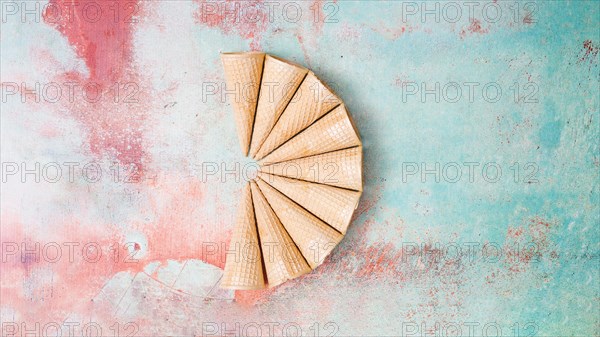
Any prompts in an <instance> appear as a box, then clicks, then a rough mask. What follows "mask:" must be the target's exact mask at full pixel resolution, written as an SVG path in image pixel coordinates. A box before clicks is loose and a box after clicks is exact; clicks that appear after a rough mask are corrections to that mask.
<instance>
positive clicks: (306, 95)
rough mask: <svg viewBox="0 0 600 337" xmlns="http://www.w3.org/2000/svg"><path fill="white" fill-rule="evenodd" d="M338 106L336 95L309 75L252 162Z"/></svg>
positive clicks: (311, 74)
mask: <svg viewBox="0 0 600 337" xmlns="http://www.w3.org/2000/svg"><path fill="white" fill-rule="evenodd" d="M340 103H341V102H340V100H339V99H338V98H337V96H335V95H334V94H333V92H332V91H331V90H330V89H329V88H328V87H327V86H325V85H324V84H323V83H322V82H321V81H320V80H319V79H318V78H317V77H316V76H315V74H313V73H312V72H309V73H308V75H306V78H305V79H304V81H303V82H302V85H300V88H299V89H298V91H297V92H296V94H295V95H294V97H293V98H292V100H291V102H290V104H289V105H288V106H287V108H286V109H285V111H284V112H283V113H282V114H281V117H280V118H279V120H278V121H277V124H275V126H274V127H273V130H272V131H271V133H270V134H269V136H268V137H267V139H266V140H265V141H264V143H263V144H262V146H261V147H260V150H259V151H258V153H257V154H256V159H262V158H264V157H265V156H266V155H268V154H269V153H271V151H273V150H275V149H276V148H277V147H278V146H279V145H281V144H283V143H284V142H285V141H287V140H288V139H290V138H291V137H293V136H294V135H296V134H297V133H298V132H300V131H302V130H304V129H305V128H306V127H308V126H309V125H311V124H312V123H313V122H314V121H316V120H317V119H319V118H320V117H321V116H323V115H324V114H326V113H327V112H328V111H330V110H331V109H333V108H334V107H335V106H337V105H339V104H340Z"/></svg>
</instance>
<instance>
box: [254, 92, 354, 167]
mask: <svg viewBox="0 0 600 337" xmlns="http://www.w3.org/2000/svg"><path fill="white" fill-rule="evenodd" d="M358 145H360V139H359V138H358V134H357V133H356V131H355V129H354V126H353V125H352V122H351V120H350V116H348V112H347V111H346V108H345V107H344V105H343V104H342V105H339V106H338V107H337V108H335V109H333V110H332V111H331V112H329V113H327V114H326V115H325V116H323V118H321V119H319V120H318V121H316V122H315V123H314V124H313V125H311V126H309V127H308V128H307V129H305V130H304V131H302V132H300V133H299V134H297V135H296V136H294V137H293V138H292V139H290V140H288V141H287V142H285V143H284V144H283V145H281V146H280V147H279V148H277V149H276V150H275V151H273V152H271V154H269V155H268V156H266V157H265V158H264V159H263V160H262V161H264V162H266V163H279V162H282V161H286V160H291V159H296V158H302V157H308V156H314V155H316V154H321V153H325V152H331V151H336V150H341V149H346V148H349V147H353V146H358Z"/></svg>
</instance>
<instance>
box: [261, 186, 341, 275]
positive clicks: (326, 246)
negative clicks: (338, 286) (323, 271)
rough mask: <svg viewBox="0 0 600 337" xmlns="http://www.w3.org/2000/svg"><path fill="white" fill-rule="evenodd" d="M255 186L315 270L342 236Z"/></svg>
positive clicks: (289, 202) (268, 190)
mask: <svg viewBox="0 0 600 337" xmlns="http://www.w3.org/2000/svg"><path fill="white" fill-rule="evenodd" d="M256 183H257V184H258V186H259V187H260V190H261V191H262V193H263V195H264V196H265V197H266V198H267V200H268V202H269V205H271V208H273V210H274V211H275V214H277V217H278V218H279V220H280V221H281V223H282V224H283V226H284V227H285V229H286V230H287V232H288V233H289V234H290V236H291V237H292V239H293V240H294V242H295V243H296V245H297V246H298V249H299V250H300V252H302V255H303V256H304V258H305V259H306V261H307V262H308V264H309V265H310V266H311V268H313V269H314V268H316V267H318V266H319V265H320V264H321V263H323V260H325V257H327V255H329V253H331V251H332V250H333V248H335V246H337V244H338V243H339V242H340V241H341V240H342V238H343V235H342V234H340V233H339V232H337V231H336V230H335V229H333V228H331V227H329V226H328V225H327V224H326V223H324V222H323V221H321V220H320V219H319V218H317V217H316V216H314V215H312V214H311V213H310V212H308V211H307V210H305V209H304V208H302V207H300V206H299V205H298V204H296V203H295V202H293V201H292V200H291V199H289V198H288V197H286V196H285V195H283V194H282V193H281V192H279V191H277V190H276V189H275V188H273V187H272V186H270V185H269V184H267V183H265V182H264V181H263V180H260V179H258V180H257V181H256Z"/></svg>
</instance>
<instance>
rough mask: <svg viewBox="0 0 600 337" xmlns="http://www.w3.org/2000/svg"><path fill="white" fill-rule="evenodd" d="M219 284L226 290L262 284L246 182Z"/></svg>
mask: <svg viewBox="0 0 600 337" xmlns="http://www.w3.org/2000/svg"><path fill="white" fill-rule="evenodd" d="M228 251H234V252H235V253H234V254H228V255H227V261H225V270H224V272H223V278H222V279H221V287H223V288H230V289H262V288H264V287H265V280H264V274H263V269H262V254H261V249H260V246H259V241H258V233H257V230H256V222H255V220H254V207H253V205H252V195H251V192H250V184H249V183H248V184H247V185H246V186H245V187H244V190H243V192H242V200H241V205H240V207H239V210H238V217H237V223H236V227H235V229H234V231H233V236H232V238H231V242H230V243H229V249H228Z"/></svg>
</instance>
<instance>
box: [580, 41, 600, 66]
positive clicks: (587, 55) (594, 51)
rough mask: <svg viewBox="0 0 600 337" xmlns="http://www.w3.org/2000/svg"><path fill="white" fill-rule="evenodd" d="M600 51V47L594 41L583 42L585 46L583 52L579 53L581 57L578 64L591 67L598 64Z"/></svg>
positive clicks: (582, 48)
mask: <svg viewBox="0 0 600 337" xmlns="http://www.w3.org/2000/svg"><path fill="white" fill-rule="evenodd" d="M599 51H600V47H598V45H596V44H595V43H594V42H592V40H585V41H583V46H582V47H581V51H580V52H579V57H578V59H577V63H579V64H585V63H588V64H590V65H592V64H594V63H597V62H598V52H599Z"/></svg>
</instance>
